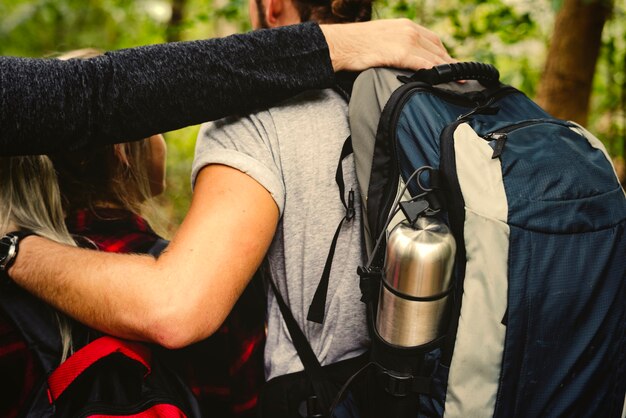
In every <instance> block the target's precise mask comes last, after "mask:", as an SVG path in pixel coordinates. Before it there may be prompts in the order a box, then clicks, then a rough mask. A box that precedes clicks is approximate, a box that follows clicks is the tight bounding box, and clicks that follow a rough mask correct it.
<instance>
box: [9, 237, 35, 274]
mask: <svg viewBox="0 0 626 418" xmlns="http://www.w3.org/2000/svg"><path fill="white" fill-rule="evenodd" d="M30 235H37V234H36V233H34V232H33V231H31V230H28V229H23V230H21V231H15V232H9V233H8V234H6V235H5V236H3V237H2V238H0V272H6V271H7V270H9V268H10V267H11V265H13V263H14V262H15V258H16V257H17V252H18V250H19V243H20V240H22V239H24V238H26V237H28V236H30Z"/></svg>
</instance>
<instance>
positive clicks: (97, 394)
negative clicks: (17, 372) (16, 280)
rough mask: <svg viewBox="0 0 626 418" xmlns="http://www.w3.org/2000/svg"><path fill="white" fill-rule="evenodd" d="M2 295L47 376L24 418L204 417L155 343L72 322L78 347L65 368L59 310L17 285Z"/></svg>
mask: <svg viewBox="0 0 626 418" xmlns="http://www.w3.org/2000/svg"><path fill="white" fill-rule="evenodd" d="M2 287H3V288H2V289H1V291H0V308H1V309H2V310H4V311H5V312H6V314H7V316H8V317H9V318H10V320H11V321H12V322H13V323H14V325H15V326H16V327H17V329H18V330H19V331H20V332H21V334H22V336H23V337H24V339H25V340H26V343H27V346H28V347H29V349H30V350H31V351H32V352H33V354H34V356H35V357H36V358H37V360H38V362H39V363H40V365H41V368H42V370H43V372H44V373H43V375H44V376H45V378H43V379H42V381H41V382H39V383H37V384H36V385H35V389H34V390H33V393H32V394H31V397H30V401H29V402H27V404H26V407H25V408H24V410H22V411H20V415H19V416H20V417H24V418H45V417H55V418H66V417H68V418H69V417H80V418H87V417H90V418H105V417H133V418H199V417H200V416H201V414H200V409H199V407H198V405H197V402H196V399H195V398H194V396H193V394H192V392H191V391H190V389H189V388H188V387H187V386H186V384H185V383H183V380H182V379H181V378H180V377H179V376H178V375H177V374H176V373H174V372H173V371H171V370H170V369H169V368H167V367H166V366H165V365H164V364H163V362H162V361H161V360H160V358H159V356H158V354H157V352H156V351H155V352H153V350H152V349H151V347H150V345H148V344H143V343H137V342H130V341H125V340H122V339H119V338H114V337H110V336H101V335H100V334H99V333H98V332H97V331H94V330H92V329H89V328H86V327H84V326H82V325H80V324H78V323H74V324H73V328H72V337H73V338H72V340H73V343H74V347H80V349H78V350H77V351H75V352H74V354H72V355H71V356H70V357H69V358H68V359H67V360H66V361H65V362H63V363H62V364H61V365H59V363H60V359H61V352H62V344H61V339H60V336H59V331H58V324H57V320H56V318H55V313H54V310H53V309H52V308H51V307H50V306H49V305H47V304H45V303H44V302H42V301H40V300H39V299H36V298H35V297H33V296H32V295H30V294H29V293H27V292H26V291H24V290H22V289H21V288H19V287H18V286H16V285H14V284H12V283H9V284H7V285H6V286H2Z"/></svg>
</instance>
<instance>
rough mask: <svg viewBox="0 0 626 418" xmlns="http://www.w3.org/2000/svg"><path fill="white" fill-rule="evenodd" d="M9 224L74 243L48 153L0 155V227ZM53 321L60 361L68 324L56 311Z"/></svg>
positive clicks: (68, 348)
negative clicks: (66, 222)
mask: <svg viewBox="0 0 626 418" xmlns="http://www.w3.org/2000/svg"><path fill="white" fill-rule="evenodd" d="M9 225H11V226H12V227H17V228H18V229H30V230H32V231H34V232H36V233H37V234H38V235H41V236H43V237H46V238H49V239H51V240H53V241H57V242H61V243H64V244H68V245H76V244H75V243H74V240H73V239H72V236H71V235H70V233H69V232H68V230H67V227H66V226H65V221H64V216H63V209H62V207H61V195H60V192H59V186H58V183H57V177H56V173H55V171H54V167H53V166H52V162H51V161H50V159H49V158H48V157H46V156H25V157H0V230H2V231H6V230H7V228H8V227H9ZM57 321H58V323H59V332H60V334H61V341H62V343H63V352H62V357H61V362H63V361H65V360H66V359H67V357H68V356H69V355H70V354H71V353H72V352H73V347H72V326H71V321H70V320H69V318H67V317H66V316H64V315H62V314H61V313H58V312H57Z"/></svg>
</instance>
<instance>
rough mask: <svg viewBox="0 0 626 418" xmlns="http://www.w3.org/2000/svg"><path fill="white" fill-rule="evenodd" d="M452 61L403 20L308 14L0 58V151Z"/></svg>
mask: <svg viewBox="0 0 626 418" xmlns="http://www.w3.org/2000/svg"><path fill="white" fill-rule="evenodd" d="M448 61H450V58H449V56H448V55H447V52H446V50H445V48H444V47H443V46H442V44H441V42H440V41H439V39H438V37H436V36H435V35H434V34H432V33H431V32H429V31H427V30H426V29H424V28H423V27H421V26H419V25H416V24H415V23H413V22H410V21H409V20H406V19H399V20H385V21H375V22H365V23H356V24H342V25H322V26H321V30H320V26H317V25H316V24H313V23H305V24H301V25H295V26H290V27H284V28H278V29H272V30H262V31H255V32H250V33H247V34H243V35H233V36H229V37H226V38H221V39H209V40H204V41H194V42H179V43H172V44H163V45H153V46H146V47H139V48H132V49H126V50H120V51H115V52H110V53H107V54H105V55H104V56H101V57H95V58H92V59H88V60H69V61H59V60H55V59H29V58H14V57H0V155H5V156H6V155H19V154H43V153H51V152H57V151H60V150H66V149H73V148H78V147H82V146H88V145H92V146H93V145H98V144H105V143H114V142H127V141H132V140H138V139H142V138H146V137H148V136H150V135H153V134H155V133H160V132H167V131H170V130H173V129H178V128H182V127H184V126H188V125H193V124H198V123H201V122H204V121H208V120H214V119H218V118H221V117H224V116H226V115H230V114H236V113H248V112H250V111H251V110H253V109H256V108H260V107H267V106H270V105H272V104H275V103H277V102H279V101H281V100H283V99H285V98H287V97H289V96H293V95H296V94H298V93H300V92H302V91H305V90H310V89H319V88H325V87H329V86H330V85H332V83H333V82H334V74H333V70H335V71H340V70H363V69H365V68H368V67H371V66H396V67H404V68H406V67H408V68H414V69H417V68H422V67H430V66H432V65H435V64H440V63H443V62H448Z"/></svg>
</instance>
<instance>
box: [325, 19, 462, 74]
mask: <svg viewBox="0 0 626 418" xmlns="http://www.w3.org/2000/svg"><path fill="white" fill-rule="evenodd" d="M320 28H321V29H322V32H323V33H324V36H325V37H326V41H327V43H328V45H329V51H330V56H331V60H332V63H333V68H334V69H335V71H340V70H353V71H360V70H364V69H366V68H369V67H397V68H406V69H412V70H417V69H420V68H430V67H432V66H434V65H439V64H444V63H450V62H454V60H453V59H452V58H451V57H450V55H449V54H448V51H447V50H446V48H445V47H444V45H443V43H442V42H441V39H440V38H439V36H437V35H436V34H435V33H434V32H432V31H430V30H428V29H426V28H424V27H423V26H420V25H418V24H416V23H415V22H412V21H410V20H408V19H393V20H377V21H372V22H364V23H353V24H340V25H321V26H320Z"/></svg>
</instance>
